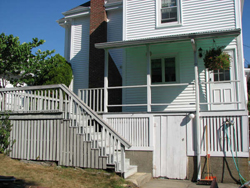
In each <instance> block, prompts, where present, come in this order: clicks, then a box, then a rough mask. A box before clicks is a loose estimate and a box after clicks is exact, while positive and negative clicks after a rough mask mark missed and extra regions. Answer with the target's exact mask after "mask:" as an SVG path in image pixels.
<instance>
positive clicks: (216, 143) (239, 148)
mask: <svg viewBox="0 0 250 188" xmlns="http://www.w3.org/2000/svg"><path fill="white" fill-rule="evenodd" d="M200 119H201V127H202V129H201V136H200V138H201V154H203V155H205V154H206V151H208V152H209V153H210V154H211V155H216V154H217V155H222V156H230V155H231V152H233V155H234V156H236V152H238V153H240V152H243V151H244V149H243V148H244V146H243V145H244V144H245V143H243V133H244V132H246V131H247V129H246V128H247V127H246V126H243V124H242V121H241V116H235V117H233V116H230V117H201V118H200ZM206 126H207V127H206ZM206 130H207V133H206ZM206 136H207V138H206ZM206 140H207V141H208V143H207V147H208V148H207V149H206Z"/></svg>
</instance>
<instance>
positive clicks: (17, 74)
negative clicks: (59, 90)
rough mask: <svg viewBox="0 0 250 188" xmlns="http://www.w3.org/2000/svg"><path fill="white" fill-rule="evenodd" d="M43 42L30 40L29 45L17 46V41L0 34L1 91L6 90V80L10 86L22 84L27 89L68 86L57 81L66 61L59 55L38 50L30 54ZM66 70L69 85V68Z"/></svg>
mask: <svg viewBox="0 0 250 188" xmlns="http://www.w3.org/2000/svg"><path fill="white" fill-rule="evenodd" d="M44 42H45V40H38V39H37V38H33V39H32V42H28V43H22V44H20V41H19V38H18V37H14V36H13V35H5V34H4V33H2V34H0V78H2V87H5V86H6V81H7V80H8V81H10V83H11V84H13V85H14V86H17V85H18V84H20V85H22V84H24V83H26V84H27V85H44V84H45V83H47V84H48V83H50V84H55V83H53V80H54V81H55V82H56V83H59V82H61V83H64V84H66V85H69V84H68V82H69V81H68V79H67V81H66V82H64V81H65V80H64V79H63V78H60V79H59V77H60V76H59V75H62V74H61V73H60V71H61V70H64V69H65V66H66V65H65V62H66V60H65V59H64V58H63V57H61V56H60V55H59V54H58V55H56V56H52V55H51V54H52V53H54V51H55V50H52V51H49V50H46V51H41V50H40V49H38V50H37V51H36V52H35V53H34V54H33V53H32V51H33V49H34V48H37V47H39V46H40V45H42V44H43V43H44ZM67 65H68V64H67ZM62 67H64V68H62ZM68 67H69V70H68V71H69V72H70V71H71V76H70V73H68V74H69V76H68V75H67V76H68V77H70V81H71V79H72V69H71V67H70V66H68ZM52 72H54V73H55V74H53V73H52ZM64 72H65V71H64ZM65 73H67V71H66V72H65ZM65 73H64V74H65ZM53 75H54V77H53ZM50 80H51V81H50Z"/></svg>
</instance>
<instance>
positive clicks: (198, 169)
mask: <svg viewBox="0 0 250 188" xmlns="http://www.w3.org/2000/svg"><path fill="white" fill-rule="evenodd" d="M191 43H192V47H193V51H194V76H195V99H196V114H195V122H196V135H197V137H196V138H197V142H196V144H197V148H196V153H197V180H200V179H201V166H200V165H201V164H200V141H201V140H200V90H199V71H198V60H197V51H196V43H195V40H194V39H191Z"/></svg>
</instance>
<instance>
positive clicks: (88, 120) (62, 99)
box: [0, 85, 131, 173]
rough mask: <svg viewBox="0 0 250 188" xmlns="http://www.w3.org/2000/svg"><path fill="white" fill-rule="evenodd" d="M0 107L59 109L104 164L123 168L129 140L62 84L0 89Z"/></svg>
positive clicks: (24, 109)
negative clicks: (95, 150) (102, 157)
mask: <svg viewBox="0 0 250 188" xmlns="http://www.w3.org/2000/svg"><path fill="white" fill-rule="evenodd" d="M0 110H1V111H8V110H9V111H12V112H20V113H21V112H25V113H28V112H29V111H30V112H31V111H32V112H33V111H38V112H43V111H62V112H63V116H64V118H65V119H68V120H69V121H70V127H77V128H78V134H82V135H83V137H84V141H90V142H91V144H92V148H93V149H99V156H106V157H107V164H115V165H116V171H120V172H121V173H123V172H124V165H125V154H124V151H125V148H129V147H131V144H130V143H129V142H128V141H126V140H125V139H124V138H123V137H122V136H120V135H119V134H118V133H117V132H116V131H115V130H114V129H112V127H111V126H109V125H108V123H107V122H105V121H104V120H103V119H102V118H101V117H100V116H99V115H98V114H97V113H96V112H94V111H93V110H92V109H91V108H90V107H88V106H87V105H86V104H85V103H83V101H81V100H80V99H79V98H78V96H77V95H76V94H74V93H73V92H72V91H70V90H69V89H68V88H67V87H66V86H65V85H48V86H30V87H20V88H2V89H0Z"/></svg>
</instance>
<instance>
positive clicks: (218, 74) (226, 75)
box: [214, 70, 230, 81]
mask: <svg viewBox="0 0 250 188" xmlns="http://www.w3.org/2000/svg"><path fill="white" fill-rule="evenodd" d="M226 80H230V70H214V81H226Z"/></svg>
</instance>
